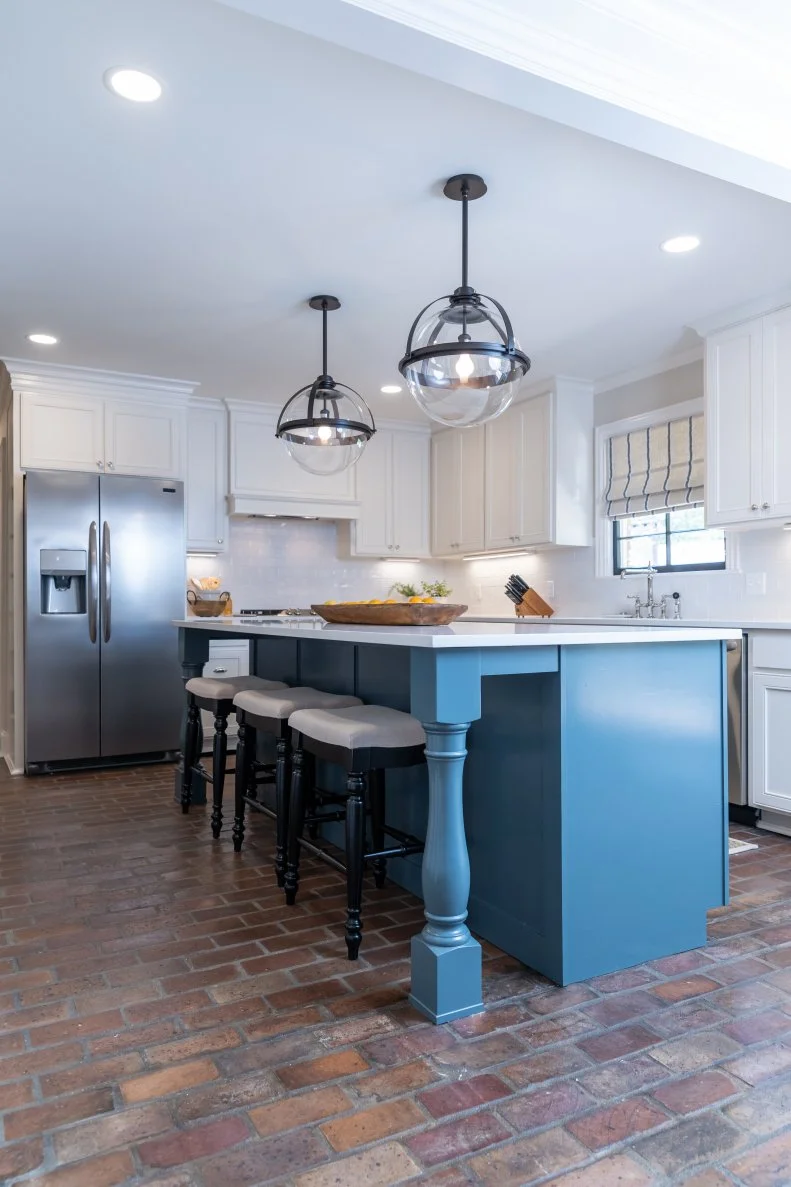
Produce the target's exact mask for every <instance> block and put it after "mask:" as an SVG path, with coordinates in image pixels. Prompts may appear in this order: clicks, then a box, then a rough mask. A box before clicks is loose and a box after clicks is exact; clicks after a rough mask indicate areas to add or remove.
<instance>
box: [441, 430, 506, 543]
mask: <svg viewBox="0 0 791 1187" xmlns="http://www.w3.org/2000/svg"><path fill="white" fill-rule="evenodd" d="M493 423H494V424H496V423H497V422H496V421H495V422H493ZM484 437H485V430H484V428H483V426H478V427H477V428H470V429H447V430H445V431H443V432H441V433H435V434H434V436H433V437H432V438H431V550H432V552H433V554H434V555H435V556H463V555H464V553H467V552H481V551H482V550H483V547H484V535H483V521H484V511H483V504H484Z"/></svg>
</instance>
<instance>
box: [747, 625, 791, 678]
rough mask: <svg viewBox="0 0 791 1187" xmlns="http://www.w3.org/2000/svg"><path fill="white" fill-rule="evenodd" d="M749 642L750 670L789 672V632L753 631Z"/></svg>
mask: <svg viewBox="0 0 791 1187" xmlns="http://www.w3.org/2000/svg"><path fill="white" fill-rule="evenodd" d="M749 640H750V642H749V649H750V655H749V660H750V667H751V668H769V669H770V670H772V671H778V670H780V671H785V670H787V671H789V672H791V631H753V632H751V633H750V636H749Z"/></svg>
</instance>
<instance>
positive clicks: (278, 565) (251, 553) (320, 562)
mask: <svg viewBox="0 0 791 1187" xmlns="http://www.w3.org/2000/svg"><path fill="white" fill-rule="evenodd" d="M338 552H339V550H338V542H337V538H336V527H335V524H334V523H333V522H331V521H328V520H299V519H263V518H261V519H232V520H231V527H230V542H229V548H228V551H227V552H226V553H224V554H222V555H220V556H217V557H189V558H188V560H187V572H188V575H189V576H190V577H204V576H209V575H215V574H216V575H217V576H218V577H220V578H221V582H222V588H223V589H227V590H228V591H229V592H230V594H231V596H232V598H233V604H234V610H235V611H238V610H241V609H242V608H244V609H256V608H260V607H267V606H269V607H285V606H294V607H305V606H309V605H310V604H311V602H324V601H326V600H327V599H328V598H335V599H336V600H337V601H353V600H356V599H362V598H385V597H387V596H388V591H389V589H390V587H391V586H392V584H393V582H395V581H398V582H407V581H408V582H412V583H415V582H420V581H433V580H437V579H439V578H440V577H442V576H444V574H445V565H444V563H443V562H442V561H422V562H420V561H412V562H409V563H406V562H404V561H389V560H382V561H377V560H369V559H359V560H358V559H350V558H341V557H339V555H338Z"/></svg>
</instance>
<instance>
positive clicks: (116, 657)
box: [99, 475, 185, 758]
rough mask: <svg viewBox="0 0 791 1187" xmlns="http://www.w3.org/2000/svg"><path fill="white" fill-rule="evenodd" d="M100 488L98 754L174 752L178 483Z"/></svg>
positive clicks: (118, 482)
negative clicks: (100, 619) (99, 702)
mask: <svg viewBox="0 0 791 1187" xmlns="http://www.w3.org/2000/svg"><path fill="white" fill-rule="evenodd" d="M99 487H100V517H101V518H100V524H101V528H100V541H101V543H100V554H99V562H100V563H99V568H100V576H99V585H100V604H101V606H102V610H103V613H102V616H101V617H102V625H101V635H100V637H101V639H102V669H101V684H102V692H101V754H102V757H105V758H111V757H117V756H121V755H130V754H147V753H149V754H150V753H153V752H155V751H161V750H176V749H177V748H178V746H179V733H180V727H181V709H182V704H183V701H184V686H183V684H182V680H181V668H180V665H179V659H178V632H177V631H175V630H174V629H173V627H172V626H171V625H170V623H171V620H172V619H174V618H180V617H181V616H182V615H183V613H184V576H185V551H184V548H185V546H184V487H183V484H182V483H180V482H168V481H167V480H164V481H163V480H162V479H156V478H127V477H125V476H121V475H115V476H112V477H110V476H102V477H100V478H99Z"/></svg>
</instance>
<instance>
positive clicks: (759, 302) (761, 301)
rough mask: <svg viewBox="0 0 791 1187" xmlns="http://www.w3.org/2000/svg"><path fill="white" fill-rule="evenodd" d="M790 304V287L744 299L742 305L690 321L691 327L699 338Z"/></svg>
mask: <svg viewBox="0 0 791 1187" xmlns="http://www.w3.org/2000/svg"><path fill="white" fill-rule="evenodd" d="M789 305H791V288H787V289H781V290H780V292H777V293H775V294H774V295H773V296H769V297H756V298H755V300H753V301H746V302H745V303H744V304H743V305H734V306H732V307H731V308H730V309H722V310H720V312H719V313H713V314H712V315H711V316H710V317H703V318H700V320H699V321H695V322H692V323H691V326H692V329H693V330H697V332H698V333H699V334H700V336H701V338H706V337H707V336H708V335H709V334H714V333H716V332H717V331H718V330H726V329H728V327H729V326H737V325H739V323H740V322H743V321H752V319H753V318H754V317H764V316H765V315H766V314H767V313H774V312H775V311H776V310H777V309H785V308H786V307H787V306H789Z"/></svg>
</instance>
